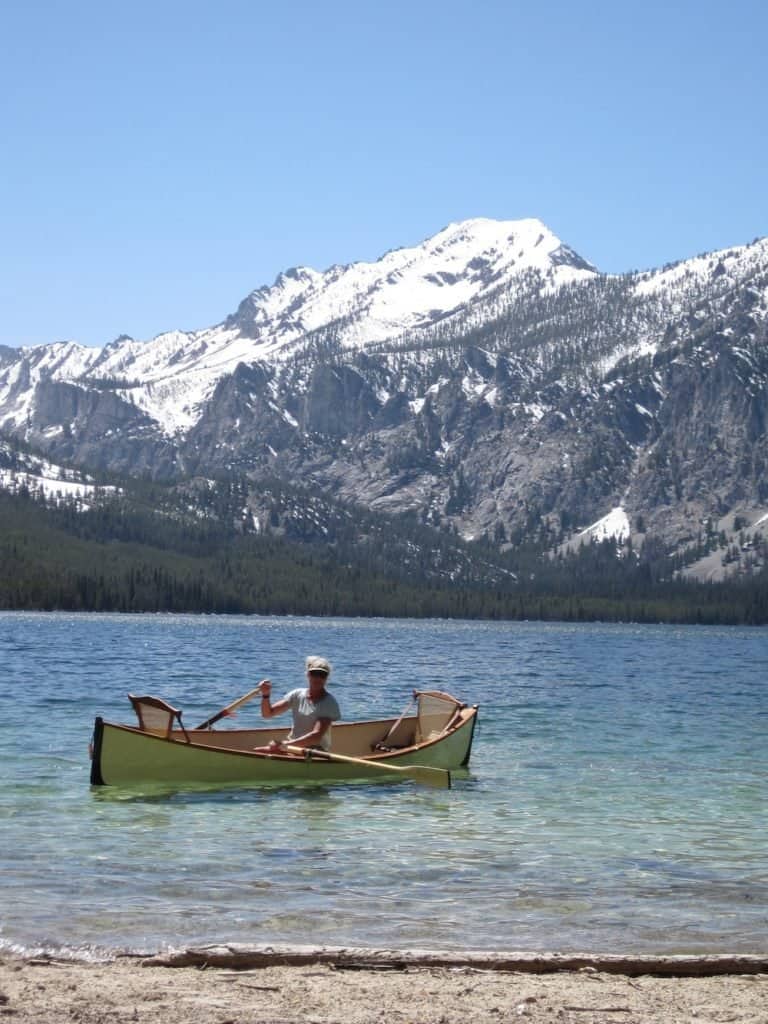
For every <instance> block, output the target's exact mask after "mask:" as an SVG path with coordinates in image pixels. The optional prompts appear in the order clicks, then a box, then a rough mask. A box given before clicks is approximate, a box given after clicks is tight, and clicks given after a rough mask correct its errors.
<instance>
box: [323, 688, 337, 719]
mask: <svg viewBox="0 0 768 1024" xmlns="http://www.w3.org/2000/svg"><path fill="white" fill-rule="evenodd" d="M323 701H327V702H328V703H327V704H326V705H325V706H326V707H327V708H329V709H330V710H335V712H336V714H337V715H340V714H341V710H340V709H339V702H338V701H337V700H336V698H335V697H334V696H333V694H332V693H329V692H328V691H327V690H326V691H325V694H324V695H323Z"/></svg>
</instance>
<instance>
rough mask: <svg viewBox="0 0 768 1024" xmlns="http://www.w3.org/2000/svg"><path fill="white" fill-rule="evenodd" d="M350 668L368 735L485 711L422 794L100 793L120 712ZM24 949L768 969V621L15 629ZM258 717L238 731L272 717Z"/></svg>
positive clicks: (254, 621) (112, 621)
mask: <svg viewBox="0 0 768 1024" xmlns="http://www.w3.org/2000/svg"><path fill="white" fill-rule="evenodd" d="M307 653H322V654H326V655H327V656H329V657H330V658H331V659H332V660H333V662H334V664H335V666H336V671H335V673H334V678H333V686H332V689H333V691H334V693H335V694H336V695H337V697H338V698H339V700H340V702H341V705H342V710H343V712H344V716H345V718H347V719H354V718H368V717H378V716H379V715H382V716H383V715H389V714H393V713H399V712H400V711H401V710H402V709H403V707H404V706H405V704H406V703H407V700H408V696H409V694H410V691H411V690H412V689H413V688H414V687H419V688H437V687H439V688H441V689H446V690H449V691H450V692H453V693H455V694H456V695H457V696H460V697H461V698H463V699H464V700H466V701H467V702H469V703H477V704H479V705H480V722H479V726H478V732H477V734H476V741H475V747H474V751H473V757H472V764H471V767H470V771H469V772H468V773H466V774H463V775H460V774H458V773H457V775H456V777H455V780H454V788H453V789H452V790H450V791H448V792H444V791H437V790H430V789H424V788H420V787H416V786H411V785H402V784H393V785H390V784H385V785H381V784H380V785H356V786H337V787H327V788H309V787H308V788H304V789H277V790H258V789H254V790H243V789H238V790H234V789H233V790H226V791H213V792H211V791H208V792H177V793H152V792H120V791H117V790H109V789H100V790H96V789H91V788H90V786H89V781H88V779H89V762H88V754H87V746H88V741H89V739H90V734H91V729H92V724H93V718H94V716H95V715H97V714H102V715H104V717H106V718H111V719H116V720H119V721H131V720H132V712H131V709H130V706H129V704H128V701H127V699H126V693H127V692H128V690H132V691H134V692H149V693H154V694H156V695H158V696H163V697H165V698H166V699H168V700H169V701H171V702H172V703H174V704H176V705H177V706H180V707H182V708H183V709H184V716H185V721H186V722H188V723H191V724H196V723H197V722H198V721H202V720H203V719H204V718H206V717H207V716H208V715H210V714H212V713H213V712H215V711H217V710H218V709H219V708H221V707H223V706H224V705H225V704H227V703H229V702H230V701H232V700H233V699H235V698H236V697H238V696H241V695H242V694H243V693H245V692H247V691H248V690H250V689H251V688H252V687H253V686H254V685H255V683H256V682H257V681H258V680H259V679H260V678H262V677H263V676H265V675H268V676H269V677H270V678H272V679H273V681H274V683H275V687H276V690H277V691H278V692H281V691H283V690H287V689H289V688H290V687H292V686H294V685H298V684H299V683H300V682H301V667H302V663H303V656H304V655H305V654H307ZM0 657H1V659H2V660H1V661H0V664H1V665H2V667H3V676H4V682H5V698H4V700H3V714H2V716H1V719H0V765H1V766H2V771H3V776H4V778H5V780H6V781H5V785H4V787H3V788H2V790H1V791H0V823H1V824H2V845H1V846H0V871H1V872H2V876H1V877H2V907H1V908H0V948H2V947H6V948H8V947H13V948H17V949H25V950H37V949H40V948H48V949H62V948H74V949H77V950H78V951H80V952H83V951H87V950H91V951H93V952H94V953H95V954H98V953H100V952H101V951H105V950H110V949H115V948H118V949H132V950H139V951H154V950H157V949H161V948H165V947H168V946H170V947H178V946H184V945H191V944H197V943H202V942H214V941H237V942H253V943H257V942H259V943H260V942H301V943H310V944H321V943H325V944H330V945H344V944H356V945H367V946H396V947H401V948H404V947H409V946H410V947H415V946H428V947H430V948H444V949H452V948H453V949H492V948H496V949H498V948H503V949H520V950H531V951H533V950H563V951H574V950H577V951H594V952H621V951H632V952H648V953H652V952H739V951H741V952H749V951H764V950H765V949H766V936H767V935H768V742H767V741H768V630H764V629H752V630H746V629H744V630H742V629H718V628H708V627H690V628H684V627H662V626H659V627H654V626H631V625H627V626H622V625H571V624H567V625H566V624H556V623H508V624H507V623H505V624H499V623H470V622H458V623H457V622H435V621H431V622H424V621H394V620H367V619H360V620H320V619H291V618H289V619H285V618H279V619H278V618H234V617H233V618H207V617H191V616H190V617H166V616H135V617H134V616H107V615H104V616H98V615H85V616H69V615H24V614H0ZM257 722H258V708H257V707H256V706H255V704H253V705H251V706H249V707H246V708H244V709H243V710H242V711H241V713H240V715H239V717H238V719H237V724H241V725H245V724H249V725H250V724H256V723H257Z"/></svg>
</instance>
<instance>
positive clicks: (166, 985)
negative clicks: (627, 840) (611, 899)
mask: <svg viewBox="0 0 768 1024" xmlns="http://www.w3.org/2000/svg"><path fill="white" fill-rule="evenodd" d="M0 1016H2V1017H3V1018H4V1019H7V1020H10V1021H14V1022H19V1024H27V1022H29V1024H32V1022H34V1024H64V1022H67V1024H72V1022H78V1024H107V1022H110V1024H114V1022H120V1021H132V1022H133V1021H145V1022H147V1024H154V1022H157V1024H193V1022H194V1024H300V1022H301V1024H370V1022H376V1021H394V1022H398V1024H400V1022H402V1024H464V1022H468V1021H471V1022H472V1024H485V1022H493V1024H498V1022H502V1021H512V1020H515V1021H518V1020H528V1021H530V1022H531V1024H534V1022H549V1021H553V1022H557V1024H604V1022H612V1024H613V1022H621V1024H651V1022H652V1024H731V1022H748V1024H766V1021H768V973H749V974H738V975H731V974H725V975H718V976H715V977H659V976H652V975H645V974H641V975H637V976H629V975H624V974H620V973H613V972H612V973H607V972H605V971H600V970H598V969H596V968H594V967H586V968H582V969H581V970H577V971H573V970H570V971H555V972H550V973H530V972H528V971H509V970H503V971H500V970H495V969H493V968H485V967H475V966H459V967H434V966H420V965H418V964H417V963H414V964H412V965H411V964H409V965H403V964H400V965H387V966H385V965H384V964H382V965H380V966H378V967H374V968H372V967H370V966H369V967H360V966H356V965H354V964H353V963H352V962H351V961H350V962H347V963H333V962H330V963H328V962H326V963H322V962H317V963H306V964H302V965H299V966H296V965H291V966H286V965H284V964H270V965H267V966H259V967H251V968H244V969H240V970H235V969H232V968H230V967H227V966H208V967H200V966H187V967H168V966H157V965H152V964H151V961H147V960H141V959H139V958H118V959H116V960H114V961H112V962H109V963H97V964H93V963H82V962H69V961H63V960H56V959H48V958H29V959H20V958H13V957H8V956H5V957H4V958H3V959H2V961H1V962H0Z"/></svg>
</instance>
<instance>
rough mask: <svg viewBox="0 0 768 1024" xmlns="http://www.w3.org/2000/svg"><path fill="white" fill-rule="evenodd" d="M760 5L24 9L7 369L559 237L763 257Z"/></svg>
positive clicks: (2, 29)
mask: <svg viewBox="0 0 768 1024" xmlns="http://www.w3.org/2000/svg"><path fill="white" fill-rule="evenodd" d="M767 34H768V4H766V3H765V2H764V0H729V3H727V4H726V3H724V2H718V3H714V2H711V0H698V2H693V0H680V2H675V0H667V2H666V3H661V2H657V0H648V2H646V3H644V4H639V3H635V2H632V3H630V2H625V0H612V2H602V0H595V2H590V0H585V2H583V3H577V2H567V0H551V2H549V3H546V2H545V3H542V2H536V3H533V2H528V0H526V2H516V0H475V2H474V3H472V4H470V3H467V2H461V3H458V2H454V0H409V2H405V0H388V2H387V3H381V4H378V3H377V4H367V3H364V2H360V0H356V2H351V0H349V2H348V0H325V2H322V3H321V2H317V0H314V2H308V0H296V2H286V3H281V4H276V3H274V2H270V3H262V2H261V0H217V2H215V3H213V2H201V0H184V2H181V0H152V2H148V0H131V2H130V3H121V4H118V3H113V2H111V0H99V2H95V0H93V2H92V0H69V2H67V3H64V2H54V0H42V2H37V0H25V2H22V0H5V2H4V3H3V4H2V5H0V241H1V244H0V344H6V345H13V346H17V345H33V344H40V343H43V342H50V341H57V340H63V339H72V340H76V341H79V342H82V343H83V344H87V345H103V344H106V343H107V342H109V341H111V340H112V339H113V338H114V337H116V336H117V335H118V334H121V333H127V334H130V335H132V336H133V337H136V338H150V337H153V336H154V335H156V334H159V333H160V332H162V331H166V330H173V329H176V328H179V329H183V330H192V329H195V328H202V327H207V326H210V325H212V324H215V323H218V322H219V321H221V320H223V319H224V317H226V316H227V315H228V314H229V313H230V312H232V311H233V310H234V309H235V308H236V307H237V305H238V303H239V302H240V301H241V299H243V298H244V297H245V296H246V295H247V294H248V293H249V292H250V291H252V290H253V289H254V288H256V287H258V286H260V285H262V284H269V283H271V282H272V281H273V280H274V278H275V276H276V275H277V274H278V273H279V272H280V271H281V270H283V269H285V268H286V267H289V266H295V265H300V264H303V265H308V266H313V267H315V268H316V269H318V270H322V269H325V268H326V267H328V266H330V265H331V264H333V263H349V262H353V261H356V260H374V259H377V258H378V257H379V256H381V255H382V254H383V253H384V252H386V251H387V250H388V249H392V248H397V247H400V246H405V245H413V244H416V243H418V242H419V241H421V240H422V239H424V238H426V237H427V236H429V235H432V234H434V233H435V232H436V231H438V230H440V228H442V227H444V226H445V225H446V224H448V223H450V222H452V221H457V220H463V219H465V218H468V217H476V216H485V217H495V218H501V219H516V218H519V217H539V218H540V219H541V220H543V221H544V222H545V223H546V224H547V225H548V226H549V227H550V228H551V229H552V230H553V231H554V232H555V234H557V235H558V236H559V237H560V238H561V239H563V241H565V242H567V243H568V244H570V245H572V246H573V247H574V248H575V249H576V250H577V251H578V252H579V253H580V254H581V255H583V256H584V257H585V258H586V259H588V260H590V261H591V262H593V263H594V264H596V265H597V266H598V267H599V269H601V270H604V271H606V272H621V271H626V270H631V269H640V268H646V267H652V266H660V265H662V264H664V263H666V262H669V261H672V260H677V259H682V258H686V257H689V256H694V255H696V254H698V253H700V252H703V251H707V250H711V249H718V248H725V247H728V246H731V245H737V244H742V243H745V242H749V241H751V240H752V239H753V238H755V237H758V236H762V235H766V234H768V192H767V190H766V158H767V157H768V152H767V151H768V144H767V142H766V135H767V126H768V87H767V86H768V71H767V70H766V68H767V67H768V60H767V59H766V55H765V41H766V37H767Z"/></svg>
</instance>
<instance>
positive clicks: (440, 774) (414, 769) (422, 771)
mask: <svg viewBox="0 0 768 1024" xmlns="http://www.w3.org/2000/svg"><path fill="white" fill-rule="evenodd" d="M402 772H403V774H404V775H406V776H407V777H408V778H409V779H413V781H414V782H417V783H418V784H419V785H421V786H431V787H432V789H450V788H451V773H450V772H449V771H446V770H445V768H427V766H426V765H422V764H413V765H408V766H407V767H404V768H402Z"/></svg>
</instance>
